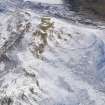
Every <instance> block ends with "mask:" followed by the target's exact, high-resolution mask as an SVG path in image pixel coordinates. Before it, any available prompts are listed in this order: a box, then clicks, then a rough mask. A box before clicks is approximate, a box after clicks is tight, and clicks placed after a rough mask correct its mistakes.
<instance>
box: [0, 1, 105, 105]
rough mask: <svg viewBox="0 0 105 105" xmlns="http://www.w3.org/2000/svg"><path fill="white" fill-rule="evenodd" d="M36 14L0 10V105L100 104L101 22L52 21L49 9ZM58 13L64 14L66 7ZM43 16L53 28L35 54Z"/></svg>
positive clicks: (103, 79)
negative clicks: (40, 51) (94, 23)
mask: <svg viewBox="0 0 105 105" xmlns="http://www.w3.org/2000/svg"><path fill="white" fill-rule="evenodd" d="M5 3H7V2H5ZM16 4H17V3H16ZM7 5H8V3H7ZM43 5H45V4H43ZM51 6H52V5H49V7H51ZM8 8H10V7H8ZM54 8H55V9H57V10H58V8H56V7H53V9H54ZM12 10H13V8H12ZM36 10H37V9H36V8H30V9H29V7H25V8H21V9H16V8H15V9H14V11H8V12H1V15H0V20H3V21H1V22H0V32H1V33H0V105H105V66H104V63H105V40H104V39H105V36H104V33H105V30H104V26H103V25H102V23H101V22H100V24H99V23H98V24H97V26H95V27H93V22H92V21H90V22H91V24H92V25H91V24H89V26H87V25H86V24H80V23H78V19H81V18H80V16H78V17H79V18H77V16H76V17H75V18H74V21H73V20H72V19H71V18H69V19H71V20H68V21H67V20H66V19H67V18H66V19H64V17H63V18H59V17H53V16H52V11H51V9H48V11H47V12H46V11H43V12H40V14H39V12H35V11H36ZM61 11H65V12H67V13H65V14H66V17H67V16H68V15H67V14H68V10H67V9H64V8H63V9H61ZM56 12H57V13H58V14H60V13H59V11H56ZM48 13H49V14H48ZM70 13H71V14H70ZM69 14H70V15H71V16H74V15H75V14H76V13H75V12H72V11H71V12H69ZM44 15H49V16H51V19H52V21H53V22H54V29H53V30H50V31H49V32H48V37H47V45H45V46H44V49H43V53H42V54H40V56H37V55H36V53H37V49H35V48H36V47H35V46H38V44H39V42H41V41H42V40H41V39H40V37H39V36H35V35H34V33H35V32H36V30H37V29H38V25H39V23H40V18H41V17H42V16H44ZM60 15H61V16H64V15H63V13H62V14H60ZM54 16H55V15H54ZM72 21H73V22H72ZM74 23H75V24H74ZM90 26H91V27H90ZM102 27H103V28H102ZM35 39H37V40H35Z"/></svg>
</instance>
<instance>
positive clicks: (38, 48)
mask: <svg viewBox="0 0 105 105" xmlns="http://www.w3.org/2000/svg"><path fill="white" fill-rule="evenodd" d="M53 28H54V22H52V21H51V18H50V17H48V16H43V17H42V18H41V23H40V24H39V25H38V29H37V30H36V31H35V32H34V33H33V35H34V52H35V53H36V55H37V57H39V56H40V54H42V53H43V51H44V49H45V46H46V45H47V38H48V34H49V31H50V29H53ZM38 40H40V41H38Z"/></svg>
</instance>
